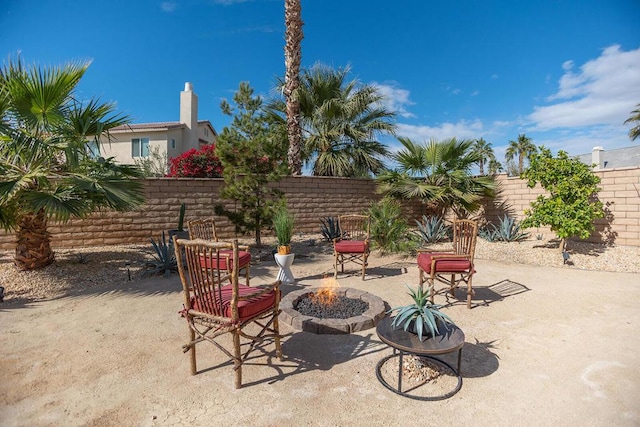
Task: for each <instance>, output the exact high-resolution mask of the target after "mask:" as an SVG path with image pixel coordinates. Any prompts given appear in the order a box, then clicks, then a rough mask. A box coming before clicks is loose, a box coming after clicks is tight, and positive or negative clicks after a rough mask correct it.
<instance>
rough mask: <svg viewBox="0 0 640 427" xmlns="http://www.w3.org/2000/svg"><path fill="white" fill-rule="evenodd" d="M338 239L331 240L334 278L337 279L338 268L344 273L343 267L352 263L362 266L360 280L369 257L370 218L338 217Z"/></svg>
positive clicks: (367, 216)
mask: <svg viewBox="0 0 640 427" xmlns="http://www.w3.org/2000/svg"><path fill="white" fill-rule="evenodd" d="M338 228H339V229H340V233H341V234H340V237H338V238H337V239H333V256H334V263H333V266H334V268H335V273H334V275H333V277H334V278H337V277H338V266H340V268H341V272H342V273H344V265H345V264H346V263H347V262H353V263H355V264H358V265H360V266H362V280H364V276H365V273H366V269H367V258H368V257H369V253H370V250H369V233H370V228H371V217H370V216H369V215H340V216H338Z"/></svg>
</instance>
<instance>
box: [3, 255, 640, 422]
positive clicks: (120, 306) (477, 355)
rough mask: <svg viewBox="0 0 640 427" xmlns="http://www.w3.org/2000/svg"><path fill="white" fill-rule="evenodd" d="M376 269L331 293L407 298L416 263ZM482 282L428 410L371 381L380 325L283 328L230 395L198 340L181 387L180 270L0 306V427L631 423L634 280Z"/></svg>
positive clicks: (481, 267)
mask: <svg viewBox="0 0 640 427" xmlns="http://www.w3.org/2000/svg"><path fill="white" fill-rule="evenodd" d="M370 261H371V263H370V268H369V270H368V273H369V274H368V275H367V279H366V280H365V281H362V280H361V279H360V277H359V276H358V275H357V274H354V275H351V276H347V275H345V276H340V277H339V279H340V284H341V285H342V286H348V287H353V288H358V289H364V290H366V291H368V292H370V293H373V294H376V295H378V296H380V297H381V298H383V299H384V300H385V301H386V302H388V303H389V304H390V305H391V306H396V305H403V304H406V303H408V296H407V295H406V287H405V284H409V285H412V286H413V285H416V284H417V279H418V270H417V268H416V267H415V264H414V260H413V259H402V258H399V257H380V256H377V255H376V254H373V255H372V257H371V258H370ZM331 262H332V260H331V257H330V256H327V255H326V254H316V255H312V256H309V257H299V258H296V261H295V263H294V266H293V272H294V274H295V276H296V278H297V283H296V285H295V286H285V287H284V291H285V292H289V291H291V290H295V289H300V288H304V287H316V286H319V284H320V281H321V279H322V277H323V273H326V272H331V271H332V266H331ZM477 271H478V273H477V275H476V276H475V287H476V289H477V294H476V296H475V298H474V300H473V304H474V307H473V308H472V309H471V310H467V308H466V305H465V304H464V303H463V302H458V303H455V304H453V305H450V306H447V307H445V308H444V310H445V311H446V313H447V314H449V315H450V316H451V317H452V318H453V319H454V320H455V321H456V323H457V324H458V326H460V328H462V329H463V330H464V332H465V335H466V343H465V345H464V347H463V353H462V377H463V385H462V389H461V390H460V391H459V392H458V393H457V394H456V395H454V396H453V397H451V398H449V399H446V400H442V401H434V402H424V401H416V400H412V399H408V398H405V397H402V396H398V395H396V394H394V393H392V392H390V391H389V390H387V389H386V388H384V387H383V386H382V385H381V384H380V382H379V381H378V379H377V378H376V374H375V369H376V364H377V362H378V361H379V360H380V359H381V358H383V357H384V356H386V355H389V354H391V350H390V348H389V347H387V346H386V345H385V344H383V343H382V342H381V341H380V340H379V339H378V337H377V335H376V333H375V329H369V330H365V331H362V332H359V333H357V334H352V335H313V334H309V333H303V332H298V331H295V330H292V329H291V328H290V327H288V326H287V325H282V333H283V334H284V335H285V337H284V340H283V352H284V359H283V360H282V361H278V360H277V359H275V358H274V357H273V354H274V353H273V345H267V346H266V347H264V348H263V351H262V352H257V353H254V355H255V357H252V358H251V360H250V361H249V362H248V363H246V364H245V365H244V369H243V376H244V384H245V386H244V387H243V388H242V389H239V390H235V389H234V388H233V371H232V368H231V366H230V365H229V364H228V363H226V358H225V356H224V355H223V354H222V353H221V352H220V351H218V350H217V349H215V348H214V347H213V346H211V345H210V344H207V343H203V344H200V345H199V347H198V350H199V353H198V356H199V357H198V362H199V369H200V370H201V372H200V373H199V374H198V375H196V376H191V375H189V357H188V355H185V354H183V353H182V350H181V346H182V345H183V344H184V343H185V342H186V336H187V326H186V324H185V322H184V320H183V319H181V318H180V317H179V316H178V310H180V308H181V306H182V294H181V285H180V282H179V278H178V276H177V275H173V276H171V277H170V278H168V279H165V278H161V277H159V278H152V279H147V280H143V281H139V282H125V281H122V280H120V278H119V277H118V278H117V280H114V283H113V284H112V286H110V287H109V289H108V290H106V291H105V290H104V288H101V289H99V290H94V291H92V290H90V289H88V290H87V289H85V290H83V291H82V292H78V293H76V294H72V295H71V296H68V297H64V298H60V299H54V300H49V301H44V302H35V303H29V304H16V303H14V304H0V425H2V426H74V425H90V426H172V425H180V426H182V425H185V426H186V425H189V426H200V425H202V426H218V425H224V426H235V425H238V426H248V425H251V426H301V425H302V426H304V425H314V426H315V425H319V426H354V425H363V426H388V425H418V424H426V425H501V426H507V425H509V426H510V425H553V424H556V425H579V426H591V425H593V426H595V425H617V426H624V425H628V426H632V425H640V356H639V353H638V351H639V350H640V334H638V333H637V331H638V327H639V325H640V310H638V301H640V274H632V273H608V272H597V271H596V272H594V271H584V270H570V269H562V268H550V267H539V266H529V265H520V264H508V263H501V262H496V261H487V260H482V259H479V260H477ZM276 274H277V268H276V267H275V265H274V264H273V261H272V260H264V261H262V262H257V263H255V264H254V265H253V266H252V277H253V278H252V284H259V283H263V282H266V281H271V280H273V279H274V278H275V276H276ZM459 296H460V297H461V298H462V296H463V295H462V293H460V294H459ZM440 302H444V300H443V301H440ZM447 360H449V361H452V360H453V359H452V358H449V359H447Z"/></svg>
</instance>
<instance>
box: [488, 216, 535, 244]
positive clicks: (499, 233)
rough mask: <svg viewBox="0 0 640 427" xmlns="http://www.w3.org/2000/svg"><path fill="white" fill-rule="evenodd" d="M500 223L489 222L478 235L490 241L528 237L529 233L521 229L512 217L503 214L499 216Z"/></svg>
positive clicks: (509, 240)
mask: <svg viewBox="0 0 640 427" xmlns="http://www.w3.org/2000/svg"><path fill="white" fill-rule="evenodd" d="M499 220H500V225H498V226H496V225H495V224H491V227H492V229H490V228H489V227H487V228H484V229H482V230H480V231H479V232H478V234H479V235H480V237H482V238H483V239H485V240H488V241H490V242H521V241H523V240H525V239H527V238H528V237H529V235H530V234H529V233H526V232H524V231H522V229H521V227H520V224H518V223H517V222H516V220H515V219H514V218H509V217H508V216H507V215H505V216H504V217H502V218H499Z"/></svg>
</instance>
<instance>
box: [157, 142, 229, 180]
mask: <svg viewBox="0 0 640 427" xmlns="http://www.w3.org/2000/svg"><path fill="white" fill-rule="evenodd" d="M222 170H223V169H222V163H220V159H219V158H218V156H217V155H216V146H215V144H208V145H204V146H203V147H202V148H200V149H199V150H196V149H195V148H192V149H191V150H189V151H185V152H184V153H182V154H181V155H179V156H178V157H173V158H171V159H170V160H169V174H168V176H171V177H187V178H220V177H222Z"/></svg>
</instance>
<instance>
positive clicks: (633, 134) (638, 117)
mask: <svg viewBox="0 0 640 427" xmlns="http://www.w3.org/2000/svg"><path fill="white" fill-rule="evenodd" d="M634 123H635V126H634V127H632V128H631V129H629V138H630V139H631V140H632V141H635V139H636V138H638V137H640V104H637V105H636V109H635V110H633V111H632V112H631V116H630V117H629V118H628V119H627V120H625V121H624V124H625V125H626V124H634Z"/></svg>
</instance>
